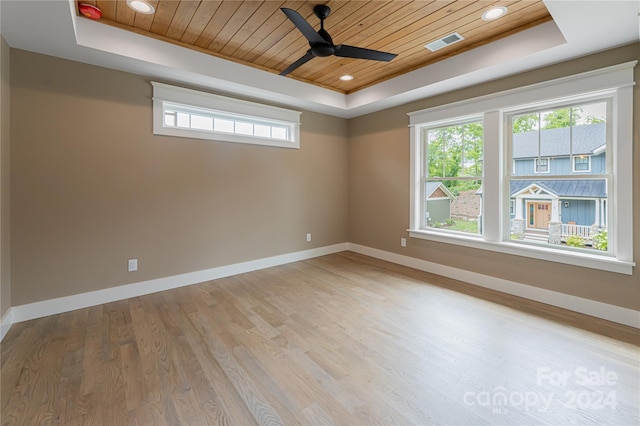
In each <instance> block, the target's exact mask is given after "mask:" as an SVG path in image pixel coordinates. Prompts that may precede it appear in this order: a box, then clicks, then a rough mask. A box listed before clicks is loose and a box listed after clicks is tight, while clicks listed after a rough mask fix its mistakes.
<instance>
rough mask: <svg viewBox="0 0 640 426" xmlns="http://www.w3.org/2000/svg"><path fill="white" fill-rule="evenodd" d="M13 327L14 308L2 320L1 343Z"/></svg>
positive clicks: (0, 326)
mask: <svg viewBox="0 0 640 426" xmlns="http://www.w3.org/2000/svg"><path fill="white" fill-rule="evenodd" d="M12 325H13V308H9V309H7V312H5V313H4V315H3V316H2V320H0V342H2V339H4V336H6V334H7V331H9V329H10V328H11V326H12Z"/></svg>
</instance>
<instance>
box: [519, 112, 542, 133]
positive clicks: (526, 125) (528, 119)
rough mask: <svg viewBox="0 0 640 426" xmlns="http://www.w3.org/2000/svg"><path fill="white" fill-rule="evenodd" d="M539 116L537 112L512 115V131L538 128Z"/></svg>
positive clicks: (522, 131) (528, 130) (521, 131)
mask: <svg viewBox="0 0 640 426" xmlns="http://www.w3.org/2000/svg"><path fill="white" fill-rule="evenodd" d="M539 121H540V116H539V115H538V114H537V113H534V114H525V115H519V116H517V117H514V119H513V133H526V132H530V131H532V130H537V129H538V123H539Z"/></svg>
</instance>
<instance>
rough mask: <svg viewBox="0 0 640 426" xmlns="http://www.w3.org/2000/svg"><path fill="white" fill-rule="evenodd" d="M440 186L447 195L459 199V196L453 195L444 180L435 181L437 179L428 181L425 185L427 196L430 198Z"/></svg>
mask: <svg viewBox="0 0 640 426" xmlns="http://www.w3.org/2000/svg"><path fill="white" fill-rule="evenodd" d="M438 188H439V189H440V190H441V191H442V192H444V193H445V194H446V195H447V197H449V198H451V199H452V200H455V199H457V197H456V196H455V195H453V193H452V192H451V191H449V189H448V188H447V187H446V186H444V185H443V183H442V182H435V181H432V182H427V183H426V185H425V193H426V195H425V196H426V198H427V199H428V198H429V197H431V195H433V193H434V192H436V190H437V189H438Z"/></svg>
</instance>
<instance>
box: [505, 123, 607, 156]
mask: <svg viewBox="0 0 640 426" xmlns="http://www.w3.org/2000/svg"><path fill="white" fill-rule="evenodd" d="M571 133H572V134H571ZM570 137H572V139H573V140H572V143H571V145H570V144H569V140H570V139H569V138H570ZM606 142H607V135H606V123H597V124H584V125H581V126H573V128H569V127H563V128H559V129H545V130H542V131H541V132H540V153H538V131H537V130H533V131H531V132H525V133H516V134H514V135H513V158H514V159H521V158H535V157H538V156H540V157H568V156H569V155H571V154H572V152H571V151H573V154H574V155H592V154H596V152H597V153H598V154H599V153H601V152H603V151H604V147H605V146H606Z"/></svg>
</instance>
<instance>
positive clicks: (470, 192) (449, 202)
mask: <svg viewBox="0 0 640 426" xmlns="http://www.w3.org/2000/svg"><path fill="white" fill-rule="evenodd" d="M447 184H448V185H449V186H450V187H447ZM480 186H481V181H466V180H465V181H446V182H440V181H431V180H428V181H426V182H425V195H424V196H425V218H424V223H425V224H426V227H427V228H436V229H441V230H447V231H455V232H464V233H469V234H481V233H482V232H481V229H480V223H481V220H482V216H481V213H482V212H481V206H482V203H481V197H482V195H481V191H480V190H479V189H480ZM450 188H454V189H453V191H455V194H454V192H453V191H452V189H450Z"/></svg>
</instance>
